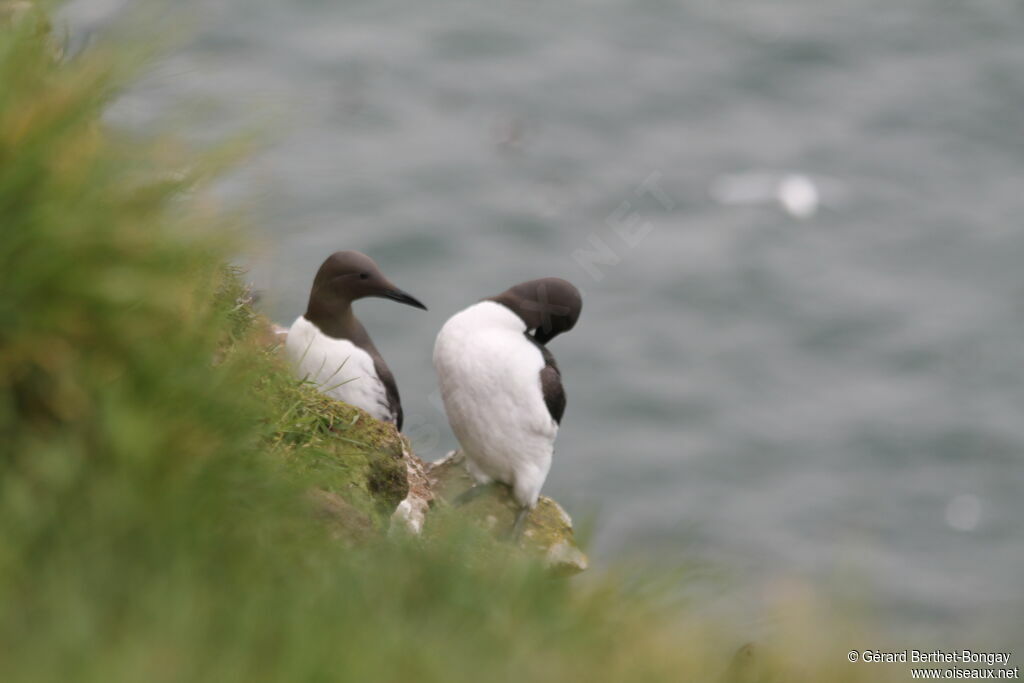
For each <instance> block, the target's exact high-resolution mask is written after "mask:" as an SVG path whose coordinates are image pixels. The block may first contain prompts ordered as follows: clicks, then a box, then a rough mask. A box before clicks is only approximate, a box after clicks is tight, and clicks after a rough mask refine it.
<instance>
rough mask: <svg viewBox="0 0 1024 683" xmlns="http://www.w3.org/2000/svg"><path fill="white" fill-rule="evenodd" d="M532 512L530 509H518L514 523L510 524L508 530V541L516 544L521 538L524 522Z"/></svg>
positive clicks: (524, 526)
mask: <svg viewBox="0 0 1024 683" xmlns="http://www.w3.org/2000/svg"><path fill="white" fill-rule="evenodd" d="M532 511H533V509H532V508H526V507H524V508H519V513H518V514H517V515H516V521H515V522H514V523H513V524H512V529H510V530H509V533H508V540H509V541H512V542H513V543H516V542H518V541H519V539H520V538H522V536H523V530H524V529H525V528H526V520H527V519H529V518H530V513H531V512H532Z"/></svg>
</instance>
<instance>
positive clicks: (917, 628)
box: [64, 0, 1024, 647]
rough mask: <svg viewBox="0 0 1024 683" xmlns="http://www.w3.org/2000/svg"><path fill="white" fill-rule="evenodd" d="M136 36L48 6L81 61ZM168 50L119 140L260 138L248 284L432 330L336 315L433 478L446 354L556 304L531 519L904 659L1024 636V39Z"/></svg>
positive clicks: (836, 16)
mask: <svg viewBox="0 0 1024 683" xmlns="http://www.w3.org/2000/svg"><path fill="white" fill-rule="evenodd" d="M130 6H131V3H124V2H117V1H114V2H111V1H109V0H77V1H76V2H72V3H71V4H70V5H69V6H68V7H66V9H65V11H64V16H65V18H66V19H67V20H68V21H69V22H70V24H71V28H72V36H73V42H75V41H78V42H80V43H84V42H85V41H86V40H87V39H88V35H89V34H90V32H98V31H102V30H104V27H105V26H107V25H109V24H110V23H111V22H112V21H113V20H115V19H118V18H123V16H124V15H125V12H126V8H127V7H130ZM161 17H162V18H161V19H160V20H161V21H163V22H165V25H166V27H167V29H169V30H170V29H172V28H176V27H179V26H184V29H183V30H182V36H183V37H182V38H181V39H180V40H179V41H178V46H177V47H176V48H175V49H173V50H172V51H171V52H170V54H169V55H168V56H167V57H166V58H165V59H163V60H161V61H160V62H159V63H158V64H157V66H156V68H155V69H154V70H153V71H152V72H151V73H150V74H149V75H148V76H147V77H146V78H145V79H144V80H143V81H142V83H141V84H140V85H139V87H137V88H136V89H134V90H133V91H132V92H131V93H129V94H128V95H127V96H126V97H125V98H124V99H123V100H122V101H121V102H119V103H118V105H117V107H116V108H115V110H114V112H113V113H112V115H111V116H112V119H114V120H115V121H117V122H118V123H120V124H124V125H130V126H135V127H139V128H141V129H156V128H158V127H160V126H166V125H168V124H170V125H172V126H174V127H177V128H178V130H179V131H181V133H182V134H183V135H185V136H186V137H189V138H192V139H196V140H213V139H217V138H219V137H221V136H223V135H225V134H231V133H235V132H238V131H239V130H258V131H261V132H263V133H269V136H268V137H269V142H268V144H267V145H266V146H265V147H264V148H262V149H261V151H259V152H258V153H257V154H256V155H255V156H254V157H253V158H252V159H251V160H250V161H249V162H248V163H246V164H245V166H244V168H243V169H241V171H240V172H238V173H237V174H235V175H234V176H232V178H231V179H230V180H229V181H228V182H227V183H225V186H224V194H225V196H226V197H228V198H230V199H231V200H232V201H234V200H239V201H241V202H242V203H243V204H244V205H245V206H248V207H249V211H250V214H251V215H252V216H253V217H254V220H255V221H256V222H257V223H258V224H259V225H260V226H262V228H263V230H264V232H263V235H262V237H261V248H259V249H258V250H256V251H255V252H254V253H253V254H252V255H251V256H249V257H247V260H248V262H249V263H250V264H251V266H252V276H253V279H254V280H255V281H256V283H257V285H258V286H259V287H260V288H261V289H263V290H265V302H266V306H267V308H268V310H269V312H270V313H271V314H272V315H273V316H275V317H276V318H277V319H278V320H279V321H280V322H284V323H288V322H290V320H291V319H292V318H293V317H294V316H296V315H298V314H299V313H300V312H301V311H302V310H303V307H304V303H305V297H306V294H307V291H308V286H309V282H310V280H311V278H312V274H313V272H314V271H315V269H316V267H317V266H318V265H319V263H320V261H321V260H322V259H323V258H324V256H326V255H327V254H328V253H330V252H331V251H334V250H337V249H359V250H362V251H365V252H368V253H369V254H371V255H373V256H374V257H375V258H376V259H377V260H378V262H379V263H380V264H381V265H382V267H383V268H384V270H385V272H387V273H388V274H389V275H390V276H391V277H392V278H393V279H394V280H395V281H396V282H397V283H398V284H399V285H400V286H402V287H404V288H407V289H408V290H409V291H410V292H412V293H414V294H415V295H416V296H418V297H420V298H421V299H423V300H424V301H425V302H426V303H427V304H428V305H429V306H430V311H429V313H422V312H419V311H415V310H412V309H407V308H403V307H398V306H395V305H393V304H391V303H389V302H386V301H383V300H381V301H366V302H362V303H361V304H360V305H359V306H358V312H359V315H360V316H361V317H362V318H363V319H364V322H365V323H366V325H367V327H368V328H369V329H370V330H371V332H372V334H373V335H374V337H375V339H376V341H377V345H378V346H379V347H380V349H381V350H382V352H383V353H384V355H385V356H386V357H387V358H388V361H389V363H390V365H391V367H392V369H393V370H394V372H395V375H396V376H397V378H398V381H399V385H400V388H401V391H402V395H403V398H404V405H405V408H406V413H407V415H408V429H407V431H408V432H409V434H410V435H411V436H412V437H413V438H414V440H415V442H416V445H417V448H418V449H419V451H420V453H421V454H422V455H424V456H426V457H428V458H436V457H439V456H441V455H442V454H443V453H444V452H445V451H446V450H448V449H449V448H452V447H453V446H454V442H453V439H452V437H451V435H450V433H449V431H448V428H447V425H446V422H445V420H444V417H443V414H442V413H441V412H440V410H439V402H438V400H437V395H436V392H435V380H434V375H433V370H432V368H431V362H430V356H431V347H432V343H433V337H434V335H435V334H436V332H437V330H438V329H439V327H440V325H441V324H442V322H443V321H444V320H445V319H446V318H447V316H449V315H451V314H452V313H453V312H455V311H457V310H459V309H460V308H461V307H463V306H466V305H468V304H469V303H471V302H473V301H475V300H477V299H479V298H481V297H483V296H485V295H488V294H492V293H496V292H497V291H500V290H502V289H504V288H505V287H507V286H508V285H510V284H512V283H515V282H518V281H521V280H524V279H528V278H533V277H537V276H545V275H560V276H562V277H566V278H568V279H570V280H572V281H573V282H575V283H577V284H578V285H579V286H580V287H581V288H582V289H583V290H584V291H585V307H584V313H583V317H582V319H581V322H580V325H579V326H578V327H577V329H576V330H574V331H573V332H572V333H570V334H568V335H566V336H564V337H562V338H559V339H557V340H556V341H555V342H554V343H553V344H552V350H553V351H554V353H555V354H556V355H557V357H558V358H559V361H560V363H561V365H562V369H563V373H564V376H565V381H566V385H567V390H568V394H569V408H568V412H567V415H566V419H565V421H564V426H563V429H562V432H561V434H560V437H559V443H558V451H557V453H556V459H555V464H554V467H553V470H552V473H551V476H550V478H549V480H548V483H547V486H546V488H545V492H546V493H548V494H549V495H552V496H554V497H555V498H557V499H558V500H560V501H562V502H563V503H564V504H565V505H566V507H568V508H569V510H570V511H571V512H573V513H575V514H576V515H577V516H578V517H586V516H588V515H590V514H592V513H595V512H596V513H597V518H596V524H595V536H594V539H593V551H594V555H595V556H596V559H597V561H598V563H602V562H603V563H608V562H618V561H623V560H643V561H650V562H655V563H658V564H664V565H672V564H675V563H679V562H699V563H706V564H707V565H709V566H712V567H715V568H716V571H719V572H721V573H722V574H724V575H725V576H727V577H728V580H727V582H726V586H730V585H734V586H737V587H739V586H742V587H743V588H742V589H740V588H737V589H736V590H737V591H741V593H737V594H742V595H744V596H745V597H744V599H745V600H746V599H750V600H751V601H753V602H756V601H757V600H759V599H760V597H762V596H764V595H768V594H770V593H771V592H772V590H773V586H775V585H777V584H778V582H779V580H780V579H785V580H786V581H789V582H792V581H798V582H807V583H809V584H811V585H813V586H816V587H818V588H820V589H822V590H825V591H827V592H829V593H830V594H832V595H836V596H838V599H839V600H841V601H848V603H849V604H855V605H856V606H857V610H859V612H860V613H867V614H873V615H881V616H882V617H883V619H884V621H885V623H887V624H889V625H890V626H891V627H892V628H893V629H894V630H899V631H901V632H904V633H914V632H921V633H941V634H945V635H951V634H953V635H955V634H962V633H972V632H978V633H985V634H996V636H994V637H998V634H1002V636H1003V637H1004V638H1005V637H1007V634H1016V635H1017V636H1019V635H1020V634H1021V633H1022V632H1024V617H1022V615H1024V580H1022V577H1024V525H1022V524H1021V521H1022V518H1024V416H1022V411H1024V345H1022V343H1021V338H1022V335H1024V268H1022V265H1021V264H1022V262H1024V226H1022V223H1021V216H1022V215H1024V129H1022V126H1024V6H1022V5H1020V4H1019V3H1016V2H1011V1H1010V0H972V1H971V2H953V1H952V0H902V1H901V2H898V3H894V2H891V1H882V0H828V1H827V2H822V1H821V0H815V1H812V0H772V1H771V2H765V1H764V0H733V1H730V2H711V1H710V0H708V1H707V2H686V3H683V2H668V1H665V0H660V1H659V0H648V1H636V2H626V1H612V0H595V1H590V2H582V1H580V0H563V1H561V2H547V3H541V2H531V1H521V2H507V3H501V4H500V5H499V4H497V3H486V4H484V3H476V2H469V1H461V0H460V1H456V0H441V1H440V2H434V3H415V2H388V1H385V2H326V1H324V0H304V1H294V2H287V3H286V2H280V0H277V1H274V2H271V1H269V0H206V1H204V2H201V3H187V4H186V3H182V4H181V5H179V6H178V8H177V9H176V10H174V11H169V12H166V13H164V14H163V15H161ZM750 173H757V174H760V175H769V176H772V175H786V174H798V175H799V176H805V177H806V178H807V179H809V180H810V181H811V183H813V187H816V188H817V191H818V193H819V199H820V204H819V206H818V207H817V211H812V209H813V208H814V202H813V201H812V200H813V199H814V196H813V192H811V190H810V189H808V185H807V182H806V180H801V179H799V178H798V179H797V182H796V185H797V186H798V187H797V190H795V191H794V192H796V197H795V199H793V198H792V197H791V199H792V200H793V201H795V202H796V204H797V206H794V207H791V209H792V210H790V211H787V210H785V209H784V207H783V206H782V205H781V204H780V203H779V202H777V201H772V200H770V198H769V200H767V201H755V200H754V198H751V197H748V199H751V201H749V202H748V201H740V198H739V197H738V196H737V193H740V192H742V191H743V190H744V188H743V187H738V186H745V185H751V184H753V185H758V184H767V185H768V187H767V190H768V191H769V192H772V191H774V189H775V188H774V183H775V180H773V179H771V178H767V179H766V178H750V177H746V178H744V177H740V178H736V177H734V176H735V175H736V174H750ZM790 180H791V181H792V178H791V179H790ZM762 181H763V182H762ZM790 185H791V186H792V185H793V182H791V183H790ZM801 188H802V190H801ZM747 189H749V188H747ZM761 189H764V188H755V190H756V191H755V192H754V194H758V193H759V192H760V190H761ZM790 189H791V190H792V187H791V188H790ZM723 193H725V194H727V195H731V199H730V197H726V196H724V195H723ZM801 193H802V195H803V196H802V199H803V200H804V201H803V204H802V205H800V204H801V201H800V200H801V196H800V195H801ZM808 193H810V194H808ZM791 194H792V193H791ZM729 590H730V589H729V588H726V591H727V592H728V591H729ZM918 644H921V645H924V646H929V645H930V643H929V642H923V643H918ZM953 645H955V646H957V647H972V646H973V647H977V645H978V644H977V643H975V642H970V643H968V642H954V643H953Z"/></svg>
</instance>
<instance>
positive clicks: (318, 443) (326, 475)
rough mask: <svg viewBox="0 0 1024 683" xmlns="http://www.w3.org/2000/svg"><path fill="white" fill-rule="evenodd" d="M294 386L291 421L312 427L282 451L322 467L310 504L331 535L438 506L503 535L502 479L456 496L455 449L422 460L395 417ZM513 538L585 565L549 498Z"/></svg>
mask: <svg viewBox="0 0 1024 683" xmlns="http://www.w3.org/2000/svg"><path fill="white" fill-rule="evenodd" d="M257 330H258V332H257V338H258V339H259V341H260V343H262V344H264V345H266V346H267V347H271V348H273V347H278V348H279V347H280V346H283V343H284V341H285V339H286V338H287V330H285V329H283V328H281V327H279V326H276V325H273V324H271V323H270V322H269V321H266V320H265V319H260V321H259V324H258V325H257ZM295 392H296V399H295V404H296V405H297V406H298V408H297V410H296V416H295V417H296V421H297V424H296V428H297V429H300V430H301V429H304V430H307V431H311V430H314V429H316V430H317V433H316V434H312V435H307V437H303V438H307V441H306V442H304V443H303V444H302V445H301V447H299V448H296V449H293V450H292V451H289V455H288V457H289V458H302V459H305V460H308V461H309V462H308V467H315V471H316V472H323V477H322V481H321V482H319V483H318V485H317V486H316V489H315V490H314V491H313V492H312V493H311V496H310V498H311V501H312V504H313V510H314V511H315V513H316V514H317V516H318V517H320V518H322V519H324V520H325V521H326V523H327V524H328V525H329V528H330V529H331V532H332V535H334V536H335V537H336V538H339V539H341V540H344V541H345V542H356V543H358V542H362V541H365V540H367V539H369V538H372V537H374V536H376V535H379V534H381V533H383V532H385V530H386V531H387V532H388V533H392V534H394V533H412V534H420V533H422V532H423V531H424V530H425V529H426V528H427V527H428V525H429V524H430V519H431V514H432V512H433V511H434V510H436V509H438V508H439V507H440V506H444V507H446V508H448V509H450V510H452V511H453V512H454V514H456V515H458V516H460V517H463V518H465V519H467V520H469V521H470V522H471V523H473V524H476V525H477V526H480V527H481V528H484V529H487V530H490V531H492V532H493V533H494V534H495V535H496V536H499V537H502V538H504V537H505V536H507V533H508V531H509V530H510V529H511V528H512V525H513V522H514V521H515V517H516V514H517V512H518V507H517V505H516V503H515V501H514V500H513V499H512V495H511V491H510V489H509V488H508V487H507V486H505V485H503V484H491V485H489V486H487V487H484V488H482V489H478V490H477V491H476V492H475V493H474V495H472V496H465V497H464V498H465V501H464V502H463V501H462V500H460V501H459V502H458V503H456V499H457V498H459V496H461V495H462V494H463V493H465V492H466V491H468V490H469V489H471V488H473V481H472V479H470V476H469V474H468V473H467V471H466V468H465V462H464V458H463V457H462V455H461V454H460V453H458V452H454V453H450V454H449V455H448V456H447V457H445V458H443V459H442V460H439V461H437V462H434V463H428V462H425V461H423V460H421V459H420V458H418V457H417V456H416V454H415V453H414V452H413V450H412V446H411V444H410V443H409V441H408V439H406V438H405V437H403V436H402V435H401V434H399V433H398V431H397V430H396V429H395V427H394V425H392V424H388V423H384V422H380V421H379V420H376V419H374V418H373V417H371V416H370V415H369V414H368V413H366V412H364V411H362V410H360V409H358V408H355V407H353V406H350V405H348V404H345V403H340V402H338V401H333V400H331V399H329V398H327V397H325V396H323V395H322V394H320V393H318V392H316V391H315V390H313V389H312V388H311V387H309V386H308V385H301V386H299V387H297V388H296V389H295ZM303 425H306V426H303ZM324 425H326V429H324V428H323V427H324ZM314 479H316V476H314ZM515 542H516V543H517V544H518V547H519V548H520V549H521V550H522V551H523V552H525V553H529V554H531V555H533V556H536V557H539V558H541V559H542V560H543V561H544V562H545V563H546V564H547V565H548V566H549V567H551V569H552V570H553V571H554V572H556V573H558V574H563V575H568V574H576V573H578V572H581V571H583V570H584V569H586V568H587V556H586V555H585V554H584V553H583V551H582V550H581V549H580V548H579V547H578V546H577V545H576V541H575V537H574V535H573V527H572V520H571V519H570V518H569V515H568V514H566V512H565V510H563V509H562V508H561V506H559V505H558V503H556V502H555V501H553V500H551V499H550V498H547V497H543V496H542V497H541V499H540V501H539V502H538V504H537V507H536V508H534V509H533V510H532V511H531V512H530V515H529V517H528V519H527V521H526V525H525V527H524V529H523V533H522V534H521V535H520V537H519V538H518V539H517V540H516V541H515Z"/></svg>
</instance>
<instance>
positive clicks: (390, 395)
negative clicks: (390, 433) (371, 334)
mask: <svg viewBox="0 0 1024 683" xmlns="http://www.w3.org/2000/svg"><path fill="white" fill-rule="evenodd" d="M373 369H374V370H376V371H377V377H379V378H380V381H381V384H383V385H384V391H385V393H386V394H387V401H388V404H387V406H385V407H386V408H387V409H388V410H389V411H390V412H391V414H392V415H394V417H395V426H396V427H398V431H402V418H403V415H402V399H401V398H400V397H399V396H398V384H396V383H395V376H394V375H392V374H391V369H390V368H389V367H388V365H387V363H385V362H384V359H383V358H381V357H380V355H379V354H374V356H373Z"/></svg>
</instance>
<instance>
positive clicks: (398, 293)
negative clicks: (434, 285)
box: [381, 287, 427, 311]
mask: <svg viewBox="0 0 1024 683" xmlns="http://www.w3.org/2000/svg"><path fill="white" fill-rule="evenodd" d="M381 296H383V297H384V298H385V299H391V300H392V301H397V302H398V303H400V304H405V305H407V306H412V307H413V308H420V309H422V310H424V311H425V310H427V307H426V306H424V305H423V302H421V301H420V300H419V299H417V298H416V297H414V296H413V295H412V294H408V293H406V292H403V291H402V290H400V289H398V288H397V287H394V288H391V289H386V290H384V292H382V293H381Z"/></svg>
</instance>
